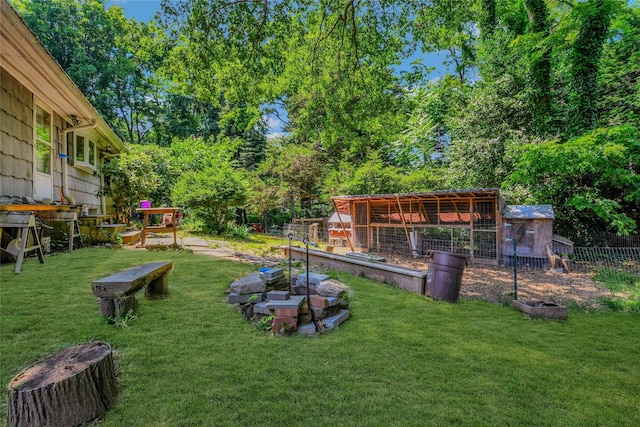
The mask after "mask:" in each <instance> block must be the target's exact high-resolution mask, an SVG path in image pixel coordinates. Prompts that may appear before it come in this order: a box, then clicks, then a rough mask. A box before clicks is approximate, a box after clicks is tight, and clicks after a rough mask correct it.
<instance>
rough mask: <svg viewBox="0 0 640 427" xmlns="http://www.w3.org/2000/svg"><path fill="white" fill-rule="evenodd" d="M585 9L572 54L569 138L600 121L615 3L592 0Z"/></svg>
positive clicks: (604, 0)
mask: <svg viewBox="0 0 640 427" xmlns="http://www.w3.org/2000/svg"><path fill="white" fill-rule="evenodd" d="M585 10H586V13H585V16H584V17H583V21H582V25H581V27H580V30H579V32H578V35H577V37H576V39H575V41H574V43H573V49H572V53H571V54H572V58H571V60H572V64H571V78H572V82H571V93H570V95H569V108H568V118H567V128H568V136H569V137H572V136H576V135H580V134H581V133H583V132H584V131H586V130H588V129H589V128H590V127H591V126H592V125H593V124H594V123H595V122H596V119H597V117H596V100H597V96H598V84H597V77H598V69H599V65H600V56H601V53H602V47H603V45H604V42H605V40H606V37H607V34H608V32H609V25H610V21H611V4H610V2H609V1H607V0H590V1H588V2H587V4H586V5H585Z"/></svg>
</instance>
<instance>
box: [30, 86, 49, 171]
mask: <svg viewBox="0 0 640 427" xmlns="http://www.w3.org/2000/svg"><path fill="white" fill-rule="evenodd" d="M34 98H35V97H34ZM35 101H36V102H35V108H34V109H33V142H34V145H33V157H34V159H33V170H34V172H35V173H37V174H40V175H46V176H48V177H49V178H52V179H53V166H54V165H53V161H54V157H53V155H52V150H53V148H52V147H53V111H52V110H51V108H49V107H48V106H47V105H46V104H45V103H43V102H42V101H40V100H39V99H38V98H36V99H35ZM38 108H39V109H41V110H42V111H44V112H46V113H47V114H49V140H48V141H46V140H44V139H42V138H39V137H38ZM39 142H40V143H42V144H45V145H47V146H49V172H48V173H47V172H41V171H39V170H38V143H39Z"/></svg>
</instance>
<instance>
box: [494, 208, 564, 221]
mask: <svg viewBox="0 0 640 427" xmlns="http://www.w3.org/2000/svg"><path fill="white" fill-rule="evenodd" d="M502 217H503V218H505V219H554V218H555V217H556V216H555V213H554V212H553V206H552V205H508V206H505V207H504V210H503V211H502Z"/></svg>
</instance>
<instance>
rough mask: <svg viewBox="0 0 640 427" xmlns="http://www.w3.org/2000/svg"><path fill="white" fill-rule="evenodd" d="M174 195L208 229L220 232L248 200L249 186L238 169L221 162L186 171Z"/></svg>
mask: <svg viewBox="0 0 640 427" xmlns="http://www.w3.org/2000/svg"><path fill="white" fill-rule="evenodd" d="M173 199H174V201H175V203H176V204H178V205H180V206H181V207H184V208H186V209H187V210H188V212H189V214H190V215H193V216H195V217H196V218H197V219H201V220H202V221H203V222H204V224H205V229H206V231H210V232H213V233H217V234H220V233H222V232H224V231H225V230H226V229H227V226H228V225H229V223H230V222H231V221H232V220H233V219H234V216H235V208H236V207H239V206H242V205H244V203H245V202H246V200H247V189H246V186H245V183H244V180H243V178H242V176H241V175H240V174H239V173H238V172H236V171H235V170H233V169H232V168H231V167H230V166H229V165H228V164H219V165H216V166H214V167H208V168H207V169H204V170H203V171H198V172H196V171H188V172H185V173H184V174H182V175H181V176H180V178H179V179H178V182H177V183H176V185H175V187H174V188H173Z"/></svg>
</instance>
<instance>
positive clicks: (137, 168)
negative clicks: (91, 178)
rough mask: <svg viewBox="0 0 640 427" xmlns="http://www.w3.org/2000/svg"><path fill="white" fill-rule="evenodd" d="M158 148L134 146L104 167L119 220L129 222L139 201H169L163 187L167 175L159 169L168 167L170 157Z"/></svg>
mask: <svg viewBox="0 0 640 427" xmlns="http://www.w3.org/2000/svg"><path fill="white" fill-rule="evenodd" d="M160 153H161V152H160V149H159V148H158V147H146V146H133V147H131V150H130V151H129V152H128V153H124V154H122V155H120V156H119V157H115V158H113V159H111V160H110V161H109V162H106V163H104V164H103V165H102V166H101V173H103V174H104V175H105V177H107V178H106V180H105V181H106V182H105V187H104V193H105V195H107V196H110V197H111V199H112V201H113V205H114V208H115V211H116V216H117V218H118V220H120V221H122V222H125V223H128V222H129V219H130V218H131V215H132V213H133V211H134V209H135V208H136V207H139V203H140V200H144V199H154V200H156V201H166V198H165V197H166V193H165V192H164V191H165V190H166V188H170V185H169V186H163V182H166V180H167V176H169V175H170V174H169V173H168V171H167V173H165V174H162V175H161V174H160V173H159V171H162V170H163V169H164V170H167V169H168V165H167V164H166V160H167V157H166V156H165V155H161V154H160Z"/></svg>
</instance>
